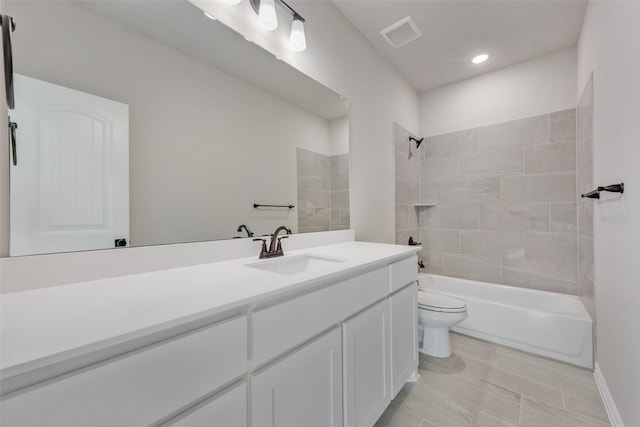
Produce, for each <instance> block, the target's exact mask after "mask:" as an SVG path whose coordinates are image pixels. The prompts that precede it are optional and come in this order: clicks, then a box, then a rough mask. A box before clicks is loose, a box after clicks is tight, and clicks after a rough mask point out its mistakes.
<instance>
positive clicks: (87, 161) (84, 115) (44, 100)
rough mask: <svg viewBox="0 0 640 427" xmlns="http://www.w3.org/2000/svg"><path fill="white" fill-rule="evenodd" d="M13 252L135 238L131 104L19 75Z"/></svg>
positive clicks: (14, 112) (80, 247)
mask: <svg viewBox="0 0 640 427" xmlns="http://www.w3.org/2000/svg"><path fill="white" fill-rule="evenodd" d="M14 78H15V80H14V82H15V96H16V108H15V109H14V110H10V112H9V116H10V120H11V121H12V122H15V123H17V125H18V128H17V129H16V141H17V143H16V146H17V165H13V163H12V164H11V178H10V179H11V217H10V222H11V234H10V255H11V256H16V255H30V254H42V253H51V252H67V251H79V250H89V249H106V248H113V247H114V246H115V240H116V239H126V240H127V242H128V240H129V106H128V105H126V104H122V103H119V102H115V101H111V100H108V99H105V98H100V97H98V96H94V95H90V94H87V93H83V92H79V91H76V90H73V89H69V88H66V87H62V86H58V85H54V84H51V83H47V82H44V81H41V80H36V79H32V78H30V77H26V76H22V75H20V74H15V77H14Z"/></svg>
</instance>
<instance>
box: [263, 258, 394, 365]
mask: <svg viewBox="0 0 640 427" xmlns="http://www.w3.org/2000/svg"><path fill="white" fill-rule="evenodd" d="M388 287H389V285H388V276H387V269H386V268H380V269H377V270H373V271H371V272H368V273H365V274H362V275H360V276H357V277H354V278H352V279H348V280H345V281H342V282H339V283H337V284H335V285H331V286H329V287H327V288H323V289H320V290H318V291H315V292H312V293H310V294H307V295H303V296H301V297H298V298H294V299H292V300H289V301H285V302H283V303H281V304H278V305H275V306H272V307H268V308H265V309H263V310H260V311H257V312H255V313H254V314H253V317H252V322H251V324H252V329H253V356H254V362H255V364H256V366H259V365H261V364H263V363H264V362H266V361H268V360H270V359H272V358H273V357H275V356H278V355H279V354H282V353H283V352H285V351H286V350H289V349H291V348H293V347H295V346H297V345H300V344H301V343H303V342H304V341H306V340H308V339H310V338H312V337H314V336H315V335H317V334H319V333H320V332H322V331H324V330H326V329H329V328H330V327H331V326H332V325H335V324H337V323H339V322H340V321H342V320H344V319H346V318H347V317H349V316H351V315H353V314H354V313H356V312H358V311H360V310H361V309H363V308H365V307H367V306H369V305H371V304H373V303H374V302H376V301H378V300H380V299H382V298H384V297H385V296H386V295H387V294H388Z"/></svg>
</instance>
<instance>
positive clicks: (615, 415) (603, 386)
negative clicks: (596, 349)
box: [593, 362, 624, 427]
mask: <svg viewBox="0 0 640 427" xmlns="http://www.w3.org/2000/svg"><path fill="white" fill-rule="evenodd" d="M593 376H594V377H595V379H596V385H597V386H598V391H599V392H600V396H601V397H602V403H604V408H605V409H606V410H607V415H608V416H609V422H610V423H611V427H624V424H623V422H622V418H621V417H620V413H619V412H618V408H617V407H616V404H615V402H614V401H613V396H611V392H610V391H609V387H607V382H606V381H605V380H604V377H603V376H602V371H601V370H600V366H599V365H598V362H596V368H595V370H594V371H593Z"/></svg>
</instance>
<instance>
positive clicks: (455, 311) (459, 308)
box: [418, 290, 467, 357]
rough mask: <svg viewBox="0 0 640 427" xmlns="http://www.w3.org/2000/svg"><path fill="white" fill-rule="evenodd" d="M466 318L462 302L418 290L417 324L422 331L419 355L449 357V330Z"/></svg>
mask: <svg viewBox="0 0 640 427" xmlns="http://www.w3.org/2000/svg"><path fill="white" fill-rule="evenodd" d="M466 318H467V307H466V306H465V304H464V301H461V300H459V299H457V298H453V297H450V296H447V295H443V294H438V293H435V292H429V291H424V290H418V324H419V325H420V327H421V329H422V348H421V349H420V352H421V353H424V354H426V355H429V356H433V357H449V356H451V341H450V340H449V328H450V327H451V326H454V325H457V324H458V323H460V322H462V321H463V320H464V319H466Z"/></svg>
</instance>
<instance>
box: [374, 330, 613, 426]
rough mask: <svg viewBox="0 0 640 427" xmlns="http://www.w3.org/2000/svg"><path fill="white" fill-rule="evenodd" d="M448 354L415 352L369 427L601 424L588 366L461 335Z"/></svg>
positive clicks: (604, 422) (453, 336)
mask: <svg viewBox="0 0 640 427" xmlns="http://www.w3.org/2000/svg"><path fill="white" fill-rule="evenodd" d="M451 347H452V349H453V354H452V355H451V357H449V358H447V359H438V358H433V357H429V356H425V355H423V354H420V367H419V371H420V376H421V377H420V380H419V381H418V382H417V383H413V384H411V383H407V384H406V385H405V386H404V388H403V389H402V390H401V391H400V393H399V394H398V396H396V398H395V399H394V400H393V401H392V402H391V405H390V406H389V408H387V410H386V412H385V413H384V414H383V415H382V417H381V418H380V420H379V421H378V422H377V423H376V425H375V427H458V426H459V427H469V426H471V427H515V426H525V427H601V426H608V425H610V424H609V420H608V418H607V414H606V412H605V409H604V406H603V404H602V400H601V399H600V394H599V393H598V389H597V388H596V383H595V380H594V377H593V373H592V372H591V371H590V370H587V369H582V368H578V367H575V366H571V365H567V364H564V363H561V362H556V361H553V360H550V359H546V358H544V357H538V356H535V355H532V354H529V353H524V352H521V351H518V350H513V349H510V348H507V347H503V346H500V345H497V344H492V343H488V342H486V341H481V340H477V339H475V338H471V337H467V336H464V335H459V334H455V333H452V334H451Z"/></svg>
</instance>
